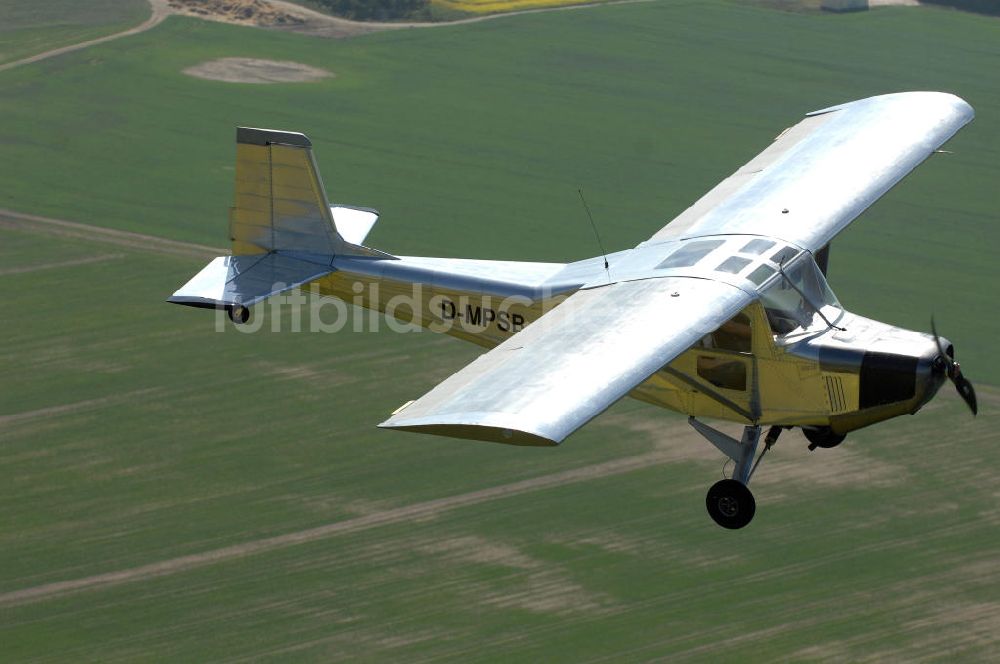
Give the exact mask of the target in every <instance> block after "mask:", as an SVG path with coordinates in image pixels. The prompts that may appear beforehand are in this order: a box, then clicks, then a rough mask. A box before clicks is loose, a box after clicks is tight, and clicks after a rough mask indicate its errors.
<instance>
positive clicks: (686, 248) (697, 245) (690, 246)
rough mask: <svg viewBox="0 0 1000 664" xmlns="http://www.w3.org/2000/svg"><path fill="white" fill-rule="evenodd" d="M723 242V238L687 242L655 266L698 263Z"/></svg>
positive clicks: (665, 266)
mask: <svg viewBox="0 0 1000 664" xmlns="http://www.w3.org/2000/svg"><path fill="white" fill-rule="evenodd" d="M723 244H725V240H701V241H698V242H687V243H685V244H683V245H682V246H681V248H680V249H678V250H677V251H675V252H674V253H672V254H670V256H668V257H667V260H665V261H663V262H662V263H660V264H659V265H657V266H656V267H658V268H672V267H691V266H692V265H695V264H696V263H698V261H700V260H701V259H702V258H704V257H705V256H707V255H709V254H710V253H712V252H713V251H715V250H716V249H718V248H719V247H721V246H722V245H723Z"/></svg>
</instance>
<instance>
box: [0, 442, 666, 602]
mask: <svg viewBox="0 0 1000 664" xmlns="http://www.w3.org/2000/svg"><path fill="white" fill-rule="evenodd" d="M676 460H677V457H676V456H675V455H671V454H670V453H669V452H667V451H665V450H660V451H654V452H647V453H645V454H639V455H635V456H630V457H624V458H621V459H614V460H612V461H605V462H602V463H597V464H592V465H589V466H583V467H582V468H574V469H572V470H565V471H561V472H557V473H552V474H549V475H543V476H541V477H534V478H531V479H527V480H520V481H517V482H511V483H509V484H501V485H499V486H495V487H490V488H488V489H480V490H477V491H470V492H468V493H462V494H458V495H454V496H446V497H444V498H435V499H432V500H427V501H423V502H419V503H414V504H412V505H406V506H403V507H396V508H392V509H388V510H384V511H381V512H376V513H373V514H367V515H365V516H360V517H355V518H351V519H346V520H344V521H336V522H334V523H330V524H326V525H323V526H317V527H314V528H307V529H305V530H299V531H295V532H291V533H286V534H284V535H276V536H273V537H265V538H263V539H258V540H252V541H249V542H244V543H242V544H232V545H230V546H225V547H222V548H219V549H213V550H210V551H204V552H202V553H194V554H189V555H186V556H179V557H176V558H170V559H167V560H161V561H159V562H154V563H149V564H146V565H140V566H138V567H131V568H128V569H123V570H118V571H115V572H105V573H103V574H95V575H93V576H87V577H83V578H79V579H71V580H68V581H56V582H53V583H46V584H42V585H38V586H32V587H28V588H22V589H20V590H13V591H10V592H5V593H0V606H2V607H12V606H19V605H22V604H28V603H33V602H38V601H42V600H47V599H52V598H56V597H62V596H64V595H67V594H71V593H76V592H82V591H86V590H102V589H104V588H108V587H112V586H117V585H120V584H123V583H131V582H135V581H148V580H151V579H156V578H159V577H163V576H170V575H173V574H178V573H180V572H186V571H189V570H193V569H197V568H200V567H205V566H208V565H213V564H216V563H223V562H227V561H230V560H236V559H239V558H245V557H248V556H252V555H257V554H262V553H269V552H271V551H276V550H279V549H284V548H288V547H292V546H297V545H300V544H309V543H312V542H317V541H320V540H323V539H327V538H330V537H336V536H339V535H347V534H352V533H357V532H360V531H363V530H368V529H371V528H377V527H379V526H388V525H394V524H398V523H404V522H411V521H415V520H420V519H427V518H434V517H437V516H439V515H441V514H443V513H445V512H450V511H452V510H455V509H458V508H460V507H467V506H470V505H477V504H480V503H485V502H489V501H492V500H497V499H500V498H507V497H510V496H517V495H520V494H524V493H531V492H534V491H541V490H543V489H550V488H554V487H558V486H563V485H566V484H575V483H577V482H583V481H587V480H592V479H599V478H605V477H609V476H612V475H621V474H624V473H629V472H633V471H636V470H642V469H644V468H649V467H650V466H653V465H658V464H662V463H667V462H671V461H676Z"/></svg>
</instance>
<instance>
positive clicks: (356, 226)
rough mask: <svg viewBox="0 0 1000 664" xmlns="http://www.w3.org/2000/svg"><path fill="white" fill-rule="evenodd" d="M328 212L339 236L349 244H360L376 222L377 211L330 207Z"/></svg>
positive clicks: (346, 206) (348, 206)
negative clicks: (331, 215)
mask: <svg viewBox="0 0 1000 664" xmlns="http://www.w3.org/2000/svg"><path fill="white" fill-rule="evenodd" d="M330 212H331V213H332V214H333V223H334V224H335V225H336V227H337V231H338V232H339V233H340V236H341V237H342V238H344V239H345V240H347V241H348V242H350V243H351V244H362V243H363V242H364V241H365V238H366V237H368V233H370V232H371V230H372V228H373V227H374V226H375V222H376V221H378V210H373V209H371V208H362V207H352V206H350V205H331V206H330Z"/></svg>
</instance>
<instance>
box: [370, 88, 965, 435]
mask: <svg viewBox="0 0 1000 664" xmlns="http://www.w3.org/2000/svg"><path fill="white" fill-rule="evenodd" d="M972 118H973V111H972V108H971V107H970V106H969V105H968V104H966V103H965V102H964V101H963V100H961V99H959V98H958V97H955V96H954V95H950V94H944V93H936V92H908V93H899V94H891V95H883V96H880V97H871V98H869V99H863V100H860V101H855V102H850V103H847V104H843V105H840V106H835V107H832V108H827V109H824V110H821V111H816V112H814V113H810V114H809V115H808V116H807V117H806V119H805V120H803V121H802V122H800V123H799V124H797V125H795V126H794V127H792V128H791V129H788V130H786V131H785V132H784V133H783V134H782V135H781V136H779V137H778V139H776V140H775V142H774V143H773V144H772V145H771V146H770V147H769V148H768V149H767V150H765V151H764V152H763V153H761V154H760V155H758V156H757V157H756V158H754V159H753V160H752V161H750V162H749V163H748V164H747V165H745V166H744V167H743V168H741V169H739V170H738V171H737V172H736V173H735V174H733V175H732V176H731V177H729V178H727V179H726V180H724V181H723V182H722V183H720V184H719V185H718V186H717V187H715V188H714V189H713V190H712V191H710V192H709V193H708V194H706V195H705V196H703V197H702V198H701V199H700V200H699V201H697V202H696V203H695V204H694V205H693V206H691V207H690V208H688V209H687V210H686V211H685V212H684V213H682V214H681V215H680V216H678V217H677V218H676V219H675V220H674V221H673V222H671V223H670V224H668V225H667V226H666V227H665V228H663V229H662V230H661V231H659V232H658V233H657V234H656V235H654V236H653V237H652V238H651V239H650V240H648V241H647V242H644V243H643V244H642V245H640V246H639V247H637V248H636V249H634V250H631V251H630V252H622V253H623V255H622V256H621V257H620V259H619V261H618V263H617V272H616V273H615V274H617V275H618V278H619V279H624V280H621V281H617V282H614V283H609V284H605V285H600V286H597V285H596V284H591V286H594V287H586V286H585V287H584V288H583V289H582V290H580V291H578V292H576V293H575V294H573V295H572V296H570V297H569V298H568V299H566V301H565V302H564V303H562V304H561V305H559V306H558V307H557V308H555V309H554V310H552V311H550V312H548V313H546V314H545V315H543V316H542V317H541V318H540V319H539V320H538V321H536V322H534V323H532V324H531V325H530V326H528V327H527V328H525V329H524V330H523V331H521V332H519V333H517V334H516V335H514V336H512V337H511V338H510V339H508V340H507V341H506V342H504V343H503V344H501V345H500V346H498V347H496V348H495V349H493V350H492V351H490V352H488V353H486V354H484V355H482V356H481V357H480V358H479V359H477V360H476V361H475V362H473V363H471V364H470V365H468V366H467V367H465V368H464V369H462V370H461V371H459V372H458V373H456V374H454V375H452V376H451V377H450V378H448V379H447V380H445V381H444V382H442V383H441V384H440V385H438V386H437V387H435V388H434V389H433V390H431V391H430V392H429V393H427V394H426V395H424V396H423V397H422V398H420V399H419V400H417V401H415V402H412V403H410V404H408V405H407V406H404V407H403V408H401V409H400V410H398V411H396V413H394V414H393V416H392V417H391V418H390V419H389V420H387V421H386V422H383V423H382V424H381V425H380V426H382V427H386V428H395V429H404V430H408V431H417V432H424V433H434V434H441V435H447V436H455V437H459V438H473V439H480V440H489V441H496V442H501V443H510V444H519V445H552V444H558V443H559V442H561V441H562V440H563V439H565V438H566V437H567V436H568V435H569V434H571V433H572V432H573V431H575V430H576V429H578V428H579V427H581V426H582V425H583V424H585V423H586V422H587V421H589V420H590V419H591V418H593V417H595V416H596V415H598V414H599V413H601V412H602V411H604V410H605V409H606V408H608V407H609V406H610V405H611V404H613V403H614V402H615V401H617V400H618V399H620V398H621V397H623V396H624V395H626V394H627V393H628V392H629V391H631V390H632V389H633V388H634V387H636V386H637V385H639V384H640V383H641V382H643V381H644V380H645V379H646V378H648V377H649V376H650V375H652V374H653V373H654V372H656V371H657V370H659V369H660V368H662V367H664V366H665V365H666V364H668V363H669V362H670V361H672V360H673V359H674V358H676V357H677V356H678V355H680V354H681V353H682V352H684V351H685V350H687V349H688V348H689V347H690V346H692V345H693V344H694V343H695V342H696V341H698V339H699V338H701V337H702V336H703V335H705V334H707V333H709V332H711V331H713V330H715V329H717V328H718V327H719V326H720V325H722V323H724V322H725V321H727V320H729V319H730V318H731V317H732V316H734V315H735V314H736V313H737V312H738V311H739V310H740V309H742V308H743V307H744V306H746V305H747V304H749V303H750V302H752V301H753V300H754V299H755V298H756V297H757V294H756V292H755V289H754V286H753V284H751V285H750V287H749V288H741V287H739V286H738V285H736V282H734V281H732V280H729V279H728V278H727V277H725V276H724V275H723V274H722V273H723V272H726V270H725V269H724V264H722V265H719V267H718V268H716V269H715V270H714V272H713V271H705V270H703V269H702V270H701V272H698V270H699V269H701V268H697V267H690V268H689V269H690V270H691V272H689V273H685V274H679V273H677V272H676V271H672V270H669V269H666V268H667V267H668V265H666V264H665V262H664V263H661V261H662V260H663V258H664V257H665V256H667V255H669V254H672V253H673V252H675V251H677V252H678V253H680V250H681V247H682V245H684V243H683V240H687V239H690V238H697V237H706V236H752V235H758V236H765V237H767V238H772V239H774V240H783V241H784V242H786V243H788V244H790V245H795V246H796V247H797V248H798V249H795V251H798V250H802V249H805V250H809V251H812V252H816V251H818V250H820V249H822V248H823V247H824V246H826V245H827V244H828V243H829V242H830V240H831V239H833V237H834V236H836V235H837V233H839V232H840V231H841V230H843V229H844V228H845V227H847V225H848V224H849V223H850V222H851V221H852V220H853V219H855V218H856V217H857V216H858V215H860V214H861V213H862V212H863V211H864V210H865V209H867V208H868V207H869V206H870V205H871V204H872V203H874V202H875V201H876V200H878V198H879V197H880V196H882V195H883V194H884V193H885V192H887V191H888V190H889V189H890V188H892V186H893V185H895V184H896V183H897V182H899V181H900V180H901V179H902V178H903V177H904V176H905V175H906V174H907V173H909V172H910V171H911V170H913V168H915V167H916V166H917V165H918V164H919V163H920V162H922V161H923V160H924V159H926V158H927V157H928V156H929V155H930V154H932V153H933V152H934V151H935V150H936V149H937V148H938V147H939V146H940V145H942V144H943V143H944V142H945V141H947V140H948V139H949V138H951V136H952V135H954V133H955V132H956V131H958V130H959V129H960V128H961V127H962V126H964V125H965V124H966V123H968V122H969V121H971V120H972ZM716 239H717V240H718V242H717V244H718V245H723V244H724V242H723V240H722V239H718V238H716ZM703 244H704V243H703ZM661 245H662V246H661ZM786 249H791V247H786ZM706 251H707V249H706ZM782 251H785V250H784V249H783V250H782ZM720 259H721V256H720ZM678 265H679V266H681V267H683V266H684V265H688V266H690V265H691V264H690V263H687V264H684V263H678ZM771 271H772V272H773V269H772V270H771ZM685 275H686V276H685ZM610 276H611V274H609V281H611V279H610ZM695 277H701V278H695ZM757 285H759V284H757Z"/></svg>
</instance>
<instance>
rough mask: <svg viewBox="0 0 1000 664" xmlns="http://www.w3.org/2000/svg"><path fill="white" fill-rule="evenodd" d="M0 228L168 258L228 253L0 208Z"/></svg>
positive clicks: (211, 248) (222, 250)
mask: <svg viewBox="0 0 1000 664" xmlns="http://www.w3.org/2000/svg"><path fill="white" fill-rule="evenodd" d="M0 228H11V229H14V230H21V231H28V232H32V233H39V232H40V233H44V234H46V235H58V236H63V237H76V238H81V239H84V240H93V241H95V242H103V243H105V244H111V245H115V246H118V247H126V248H128V249H138V250H140V251H152V252H153V253H157V254H165V255H171V256H198V257H210V258H214V257H216V256H221V255H225V254H228V253H229V251H227V250H225V249H221V248H219V247H209V246H207V245H204V244H196V243H194V242H181V241H180V240H168V239H167V238H163V237H158V236H156V235H145V234H143V233H133V232H132V231H120V230H115V229H113V228H104V227H102V226H92V225H90V224H82V223H80V222H77V221H66V220H64V219H53V218H51V217H42V216H39V215H36V214H25V213H23V212H15V211H14V210H7V209H5V208H0Z"/></svg>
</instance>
